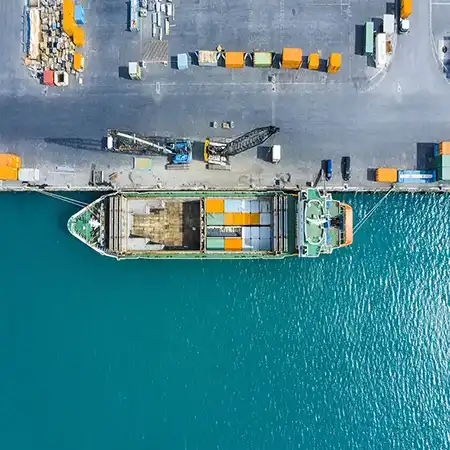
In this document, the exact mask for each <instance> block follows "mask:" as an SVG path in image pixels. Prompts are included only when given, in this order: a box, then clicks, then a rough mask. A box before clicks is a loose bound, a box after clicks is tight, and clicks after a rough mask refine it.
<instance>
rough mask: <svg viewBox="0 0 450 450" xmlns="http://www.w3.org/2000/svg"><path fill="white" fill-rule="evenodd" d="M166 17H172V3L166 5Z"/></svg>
mask: <svg viewBox="0 0 450 450" xmlns="http://www.w3.org/2000/svg"><path fill="white" fill-rule="evenodd" d="M166 11H167V15H168V16H169V17H170V16H171V15H172V3H167V4H166Z"/></svg>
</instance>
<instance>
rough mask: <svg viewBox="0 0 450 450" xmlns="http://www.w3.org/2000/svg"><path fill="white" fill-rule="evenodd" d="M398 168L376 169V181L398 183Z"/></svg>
mask: <svg viewBox="0 0 450 450" xmlns="http://www.w3.org/2000/svg"><path fill="white" fill-rule="evenodd" d="M397 180H398V174H397V169H392V168H384V167H380V168H378V169H376V170H375V181H377V182H379V183H397Z"/></svg>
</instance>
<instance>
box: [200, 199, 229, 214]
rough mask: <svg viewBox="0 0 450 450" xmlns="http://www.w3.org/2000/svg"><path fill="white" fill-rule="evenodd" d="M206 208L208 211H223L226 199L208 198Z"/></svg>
mask: <svg viewBox="0 0 450 450" xmlns="http://www.w3.org/2000/svg"><path fill="white" fill-rule="evenodd" d="M205 210H206V212H207V213H223V212H224V211H225V210H224V200H223V199H222V198H207V199H206V201H205Z"/></svg>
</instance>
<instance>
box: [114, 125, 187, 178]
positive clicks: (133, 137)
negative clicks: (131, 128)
mask: <svg viewBox="0 0 450 450" xmlns="http://www.w3.org/2000/svg"><path fill="white" fill-rule="evenodd" d="M106 150H108V151H111V152H117V153H124V154H128V155H136V156H146V155H147V156H152V155H156V156H158V155H160V156H167V158H168V163H167V165H166V169H188V168H189V163H190V162H191V161H192V143H191V141H189V140H187V139H171V138H159V137H146V136H138V135H137V134H135V133H130V132H124V131H119V130H108V133H107V135H106Z"/></svg>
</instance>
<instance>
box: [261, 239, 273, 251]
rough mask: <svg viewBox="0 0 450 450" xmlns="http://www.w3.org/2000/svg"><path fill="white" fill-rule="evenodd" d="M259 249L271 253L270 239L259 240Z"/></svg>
mask: <svg viewBox="0 0 450 450" xmlns="http://www.w3.org/2000/svg"><path fill="white" fill-rule="evenodd" d="M259 249H260V250H263V251H269V250H271V249H272V246H271V244H270V239H260V240H259Z"/></svg>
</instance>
